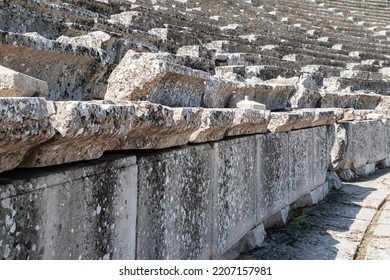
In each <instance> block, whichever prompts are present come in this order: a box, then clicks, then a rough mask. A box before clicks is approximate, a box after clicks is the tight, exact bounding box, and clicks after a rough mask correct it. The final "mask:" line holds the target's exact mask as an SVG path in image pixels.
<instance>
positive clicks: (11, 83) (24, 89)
mask: <svg viewBox="0 0 390 280" xmlns="http://www.w3.org/2000/svg"><path fill="white" fill-rule="evenodd" d="M48 92H49V89H48V85H47V83H46V82H44V81H41V80H38V79H35V78H33V77H30V76H27V75H24V74H22V73H19V72H16V71H13V70H12V69H9V68H6V67H3V66H1V65H0V96H1V97H30V96H34V97H46V96H48V94H49V93H48Z"/></svg>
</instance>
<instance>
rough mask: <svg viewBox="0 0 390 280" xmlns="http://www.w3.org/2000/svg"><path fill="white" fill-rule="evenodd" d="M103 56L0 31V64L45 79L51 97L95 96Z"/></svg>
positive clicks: (88, 49) (101, 69) (28, 36)
mask: <svg viewBox="0 0 390 280" xmlns="http://www.w3.org/2000/svg"><path fill="white" fill-rule="evenodd" d="M103 59H104V53H103V52H102V51H101V50H99V49H94V48H90V47H89V48H87V47H83V46H79V45H71V44H65V43H60V42H56V41H52V40H48V39H45V38H43V37H41V36H39V35H35V34H32V35H22V34H16V33H11V32H5V31H0V65H3V66H5V67H8V68H12V69H13V70H15V71H17V72H20V73H23V74H26V75H28V76H31V77H34V78H36V79H40V80H43V81H45V82H47V84H48V86H49V94H48V98H49V99H51V100H89V99H91V98H92V97H93V96H94V95H99V94H100V93H99V88H97V87H95V81H97V80H98V79H99V78H100V76H101V75H102V74H104V68H105V63H104V61H103ZM102 72H103V73H102Z"/></svg>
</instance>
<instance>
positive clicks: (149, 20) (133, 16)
mask: <svg viewBox="0 0 390 280" xmlns="http://www.w3.org/2000/svg"><path fill="white" fill-rule="evenodd" d="M110 21H111V22H117V23H120V24H123V25H125V26H132V25H140V26H143V27H145V28H147V29H150V28H156V27H164V25H163V23H162V22H158V21H156V20H155V19H154V18H153V17H152V16H148V15H147V14H144V13H141V12H138V11H126V12H122V13H120V14H114V15H111V16H110Z"/></svg>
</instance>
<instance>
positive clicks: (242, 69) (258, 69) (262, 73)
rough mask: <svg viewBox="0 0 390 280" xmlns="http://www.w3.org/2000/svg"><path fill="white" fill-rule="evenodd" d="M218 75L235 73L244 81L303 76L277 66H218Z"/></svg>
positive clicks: (297, 72) (292, 70)
mask: <svg viewBox="0 0 390 280" xmlns="http://www.w3.org/2000/svg"><path fill="white" fill-rule="evenodd" d="M215 71H216V73H217V74H218V75H222V76H223V75H226V74H227V73H234V74H238V75H241V76H242V77H243V78H244V79H251V78H253V77H255V78H259V79H261V80H271V79H276V78H277V77H279V76H280V77H283V78H292V77H298V76H300V75H301V73H300V71H298V70H294V69H290V68H286V67H281V66H275V65H255V66H243V65H231V66H218V67H216V69H215Z"/></svg>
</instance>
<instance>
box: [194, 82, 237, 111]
mask: <svg viewBox="0 0 390 280" xmlns="http://www.w3.org/2000/svg"><path fill="white" fill-rule="evenodd" d="M236 90H237V85H236V83H234V82H232V81H229V80H226V79H223V78H220V77H215V76H211V77H210V79H209V80H207V82H206V84H205V89H204V95H203V98H202V104H201V105H202V107H205V108H226V107H228V105H229V100H230V98H231V96H232V95H233V94H234V92H235V91H236Z"/></svg>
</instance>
